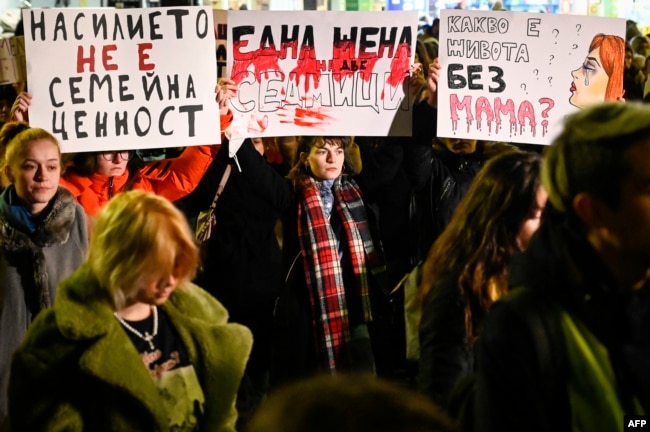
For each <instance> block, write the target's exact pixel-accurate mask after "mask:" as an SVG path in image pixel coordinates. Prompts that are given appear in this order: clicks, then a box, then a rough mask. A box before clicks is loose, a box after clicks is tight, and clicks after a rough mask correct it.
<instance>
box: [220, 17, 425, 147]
mask: <svg viewBox="0 0 650 432" xmlns="http://www.w3.org/2000/svg"><path fill="white" fill-rule="evenodd" d="M416 32H417V11H406V12H403V11H399V12H323V11H297V12H293V11H290V12H276V11H271V12H269V11H229V12H228V38H227V39H228V70H229V71H230V75H231V78H232V79H233V80H234V81H235V82H236V83H237V84H238V93H237V97H235V98H233V99H231V109H232V111H233V113H234V117H235V118H234V121H233V124H232V126H231V127H230V129H229V132H230V133H231V134H232V136H249V137H262V136H291V135H297V136H302V135H323V134H326V135H365V136H387V135H394V136H409V135H410V134H411V114H412V105H413V101H412V100H411V99H410V95H409V92H408V90H407V91H405V88H404V87H405V83H406V80H407V78H408V77H409V73H410V68H411V65H412V62H413V58H414V55H415V43H416V39H417V33H416Z"/></svg>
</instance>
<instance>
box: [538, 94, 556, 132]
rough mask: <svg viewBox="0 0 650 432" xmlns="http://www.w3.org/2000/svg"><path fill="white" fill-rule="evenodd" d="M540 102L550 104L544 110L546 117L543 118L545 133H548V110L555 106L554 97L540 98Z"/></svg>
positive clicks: (543, 114)
mask: <svg viewBox="0 0 650 432" xmlns="http://www.w3.org/2000/svg"><path fill="white" fill-rule="evenodd" d="M539 103H540V104H548V106H547V107H546V108H544V110H542V118H543V119H544V120H542V127H543V128H544V133H546V128H547V127H548V120H546V119H548V112H549V111H550V110H551V109H552V108H553V107H554V106H555V102H554V101H553V99H549V98H540V99H539Z"/></svg>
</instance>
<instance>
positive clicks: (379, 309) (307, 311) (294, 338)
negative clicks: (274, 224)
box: [237, 141, 394, 385]
mask: <svg viewBox="0 0 650 432" xmlns="http://www.w3.org/2000/svg"><path fill="white" fill-rule="evenodd" d="M387 151H388V152H390V150H387ZM363 155H364V151H363V150H362V158H363V157H364V156H363ZM237 161H238V165H239V166H240V167H241V169H242V171H244V172H245V173H246V174H245V175H246V179H247V181H249V182H250V184H251V185H252V188H253V189H256V190H257V191H258V193H260V194H261V195H262V196H265V197H266V199H267V200H268V201H269V203H270V204H271V206H272V207H273V208H275V209H277V210H278V211H281V212H282V214H283V217H282V226H283V247H282V254H283V267H284V274H285V275H286V277H285V279H284V283H283V287H282V288H281V292H280V295H279V297H278V301H277V303H276V313H275V326H274V329H275V330H274V331H275V335H274V346H273V351H274V353H275V355H274V359H273V366H272V369H273V378H272V379H273V383H272V384H273V385H279V384H281V383H284V382H286V381H291V380H293V379H298V378H301V377H305V376H308V375H311V374H313V373H315V372H316V371H317V370H318V364H319V362H318V361H317V358H316V357H315V353H316V348H315V346H314V329H313V327H312V317H311V307H310V301H309V298H308V293H309V291H308V289H307V278H306V275H305V269H304V263H303V260H302V258H301V257H300V256H299V254H300V247H299V240H298V228H297V210H296V209H297V205H298V197H297V195H296V193H295V192H294V189H293V186H292V185H291V183H290V182H289V181H288V180H287V179H285V178H283V177H281V176H280V175H279V174H278V173H277V172H276V171H275V170H274V169H273V168H272V167H270V166H269V165H268V164H267V163H266V162H265V161H264V160H263V159H262V158H261V157H260V155H259V154H258V153H257V152H256V151H255V149H254V148H253V146H252V144H251V143H250V142H249V141H245V142H244V144H243V145H242V146H241V148H240V149H239V151H238V152H237ZM363 165H364V168H363V169H362V174H366V175H367V176H368V177H367V178H364V177H363V176H362V175H360V180H359V184H360V186H361V187H372V186H374V185H381V184H382V181H384V179H383V177H382V176H381V175H376V176H374V175H373V174H372V173H373V169H372V168H371V167H372V166H373V162H370V161H369V157H368V156H366V158H365V160H364V161H363ZM366 170H367V171H366ZM375 174H376V172H375ZM391 174H392V175H394V173H388V174H387V175H391ZM358 177H359V176H358ZM373 180H374V183H373ZM367 210H368V213H369V215H368V217H369V219H373V218H372V216H371V215H372V212H371V210H370V209H369V208H367ZM370 222H371V229H372V228H373V225H374V227H375V228H376V226H377V224H376V222H375V223H374V224H373V223H372V222H373V221H372V220H371V221H370ZM375 232H376V231H375ZM373 238H374V239H377V238H378V236H377V235H374V236H373ZM379 245H380V243H379V242H378V241H377V242H376V244H375V249H376V250H377V251H379V252H380V246H379ZM384 271H385V268H384V267H378V268H373V269H369V272H368V273H369V274H370V275H371V276H374V277H371V278H370V281H371V298H376V303H375V304H373V306H374V307H375V309H374V310H373V313H375V320H376V321H377V322H381V321H382V317H383V315H384V314H385V313H386V312H385V310H386V304H385V300H386V299H385V298H384V297H382V296H383V295H384V289H387V288H388V287H387V286H384V285H383V282H384V279H383V278H384V277H385V274H383V272H384ZM373 348H374V347H373ZM377 349H381V348H380V347H379V346H378V347H377Z"/></svg>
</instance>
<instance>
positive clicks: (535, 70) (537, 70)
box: [533, 69, 539, 79]
mask: <svg viewBox="0 0 650 432" xmlns="http://www.w3.org/2000/svg"><path fill="white" fill-rule="evenodd" d="M533 73H534V74H535V77H536V78H537V79H539V77H538V76H537V75H538V74H539V69H533Z"/></svg>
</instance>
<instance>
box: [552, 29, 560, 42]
mask: <svg viewBox="0 0 650 432" xmlns="http://www.w3.org/2000/svg"><path fill="white" fill-rule="evenodd" d="M553 34H554V35H555V39H556V40H555V45H557V35H559V34H560V31H559V30H558V29H553Z"/></svg>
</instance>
